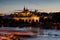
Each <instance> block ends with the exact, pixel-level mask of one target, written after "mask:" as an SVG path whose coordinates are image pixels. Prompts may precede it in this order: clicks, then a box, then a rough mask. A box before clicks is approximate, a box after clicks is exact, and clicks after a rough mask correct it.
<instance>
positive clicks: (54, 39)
mask: <svg viewBox="0 0 60 40" xmlns="http://www.w3.org/2000/svg"><path fill="white" fill-rule="evenodd" d="M43 33H44V34H49V35H39V36H37V37H28V38H27V37H25V38H21V40H60V30H43Z"/></svg>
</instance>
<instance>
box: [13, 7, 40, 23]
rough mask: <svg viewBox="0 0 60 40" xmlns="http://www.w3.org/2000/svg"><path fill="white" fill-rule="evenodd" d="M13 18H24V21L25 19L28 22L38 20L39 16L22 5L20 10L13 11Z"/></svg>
mask: <svg viewBox="0 0 60 40" xmlns="http://www.w3.org/2000/svg"><path fill="white" fill-rule="evenodd" d="M13 19H15V20H20V19H21V20H24V22H25V21H26V20H27V21H28V22H32V21H34V22H36V21H38V22H39V19H40V17H39V16H37V15H35V14H34V13H32V12H31V11H29V10H28V9H26V8H25V7H24V9H23V11H22V12H14V17H13Z"/></svg>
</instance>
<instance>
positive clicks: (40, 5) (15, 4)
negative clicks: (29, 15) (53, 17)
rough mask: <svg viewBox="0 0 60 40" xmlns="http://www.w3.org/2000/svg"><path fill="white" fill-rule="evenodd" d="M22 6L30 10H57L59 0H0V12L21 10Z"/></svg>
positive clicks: (59, 5)
mask: <svg viewBox="0 0 60 40" xmlns="http://www.w3.org/2000/svg"><path fill="white" fill-rule="evenodd" d="M24 6H25V7H26V8H28V9H30V10H35V9H37V10H38V11H43V12H58V11H60V0H0V13H8V12H11V11H14V10H22V9H23V8H24Z"/></svg>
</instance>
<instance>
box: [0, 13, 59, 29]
mask: <svg viewBox="0 0 60 40" xmlns="http://www.w3.org/2000/svg"><path fill="white" fill-rule="evenodd" d="M34 14H35V15H37V16H39V17H40V20H39V22H37V21H36V22H34V20H32V22H31V23H30V22H28V21H26V22H24V20H21V19H20V20H18V21H17V20H14V19H13V17H15V16H14V15H15V14H10V15H5V16H0V27H20V28H21V27H29V26H32V27H40V28H42V29H60V12H53V13H45V12H38V13H36V12H35V13H34ZM16 17H17V16H16Z"/></svg>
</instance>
